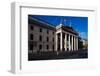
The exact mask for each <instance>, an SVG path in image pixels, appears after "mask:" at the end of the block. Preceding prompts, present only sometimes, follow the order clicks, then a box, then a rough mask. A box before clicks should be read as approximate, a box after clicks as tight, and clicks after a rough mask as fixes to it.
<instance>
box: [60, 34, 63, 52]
mask: <svg viewBox="0 0 100 76" xmlns="http://www.w3.org/2000/svg"><path fill="white" fill-rule="evenodd" d="M62 48H63V34H62V32H61V33H60V50H61V51H62Z"/></svg>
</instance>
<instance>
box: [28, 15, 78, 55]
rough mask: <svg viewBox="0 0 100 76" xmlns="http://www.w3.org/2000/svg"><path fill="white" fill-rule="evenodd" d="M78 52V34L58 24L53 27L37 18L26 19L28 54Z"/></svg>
mask: <svg viewBox="0 0 100 76" xmlns="http://www.w3.org/2000/svg"><path fill="white" fill-rule="evenodd" d="M75 50H78V33H77V32H76V31H75V30H74V29H73V28H72V27H70V26H64V25H63V24H62V23H60V24H59V25H57V26H53V25H51V24H49V23H48V22H45V21H42V20H40V19H37V18H33V17H30V16H29V17H28V52H29V53H32V52H41V51H44V52H45V51H75Z"/></svg>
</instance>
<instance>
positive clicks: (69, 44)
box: [68, 34, 71, 51]
mask: <svg viewBox="0 0 100 76" xmlns="http://www.w3.org/2000/svg"><path fill="white" fill-rule="evenodd" d="M68 38H69V43H68V44H69V51H70V50H71V49H70V34H69V37H68Z"/></svg>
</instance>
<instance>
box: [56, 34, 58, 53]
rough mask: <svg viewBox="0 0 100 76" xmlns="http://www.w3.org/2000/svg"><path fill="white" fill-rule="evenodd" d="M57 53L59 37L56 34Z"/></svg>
mask: <svg viewBox="0 0 100 76" xmlns="http://www.w3.org/2000/svg"><path fill="white" fill-rule="evenodd" d="M56 51H58V35H57V34H56Z"/></svg>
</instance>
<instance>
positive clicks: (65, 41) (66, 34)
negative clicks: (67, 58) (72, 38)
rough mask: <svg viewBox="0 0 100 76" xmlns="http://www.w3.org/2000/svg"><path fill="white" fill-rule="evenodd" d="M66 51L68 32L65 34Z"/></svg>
mask: <svg viewBox="0 0 100 76" xmlns="http://www.w3.org/2000/svg"><path fill="white" fill-rule="evenodd" d="M65 51H67V34H65Z"/></svg>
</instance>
